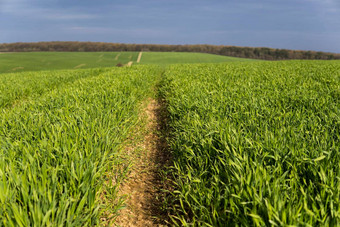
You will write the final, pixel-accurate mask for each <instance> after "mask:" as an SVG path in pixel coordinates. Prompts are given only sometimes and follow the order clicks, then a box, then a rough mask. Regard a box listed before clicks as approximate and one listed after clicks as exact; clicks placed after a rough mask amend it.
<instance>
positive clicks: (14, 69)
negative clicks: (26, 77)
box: [12, 66, 24, 71]
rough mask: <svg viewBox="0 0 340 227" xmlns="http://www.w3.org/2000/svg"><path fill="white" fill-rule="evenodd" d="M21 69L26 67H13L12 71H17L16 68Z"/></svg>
mask: <svg viewBox="0 0 340 227" xmlns="http://www.w3.org/2000/svg"><path fill="white" fill-rule="evenodd" d="M19 69H24V67H21V66H20V67H16V68H13V69H12V71H16V70H19Z"/></svg>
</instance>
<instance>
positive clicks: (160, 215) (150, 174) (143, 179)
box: [115, 99, 169, 227]
mask: <svg viewBox="0 0 340 227" xmlns="http://www.w3.org/2000/svg"><path fill="white" fill-rule="evenodd" d="M145 115H146V116H145V117H146V118H147V125H146V132H145V136H144V139H143V141H142V142H141V143H140V144H138V145H137V146H136V147H135V148H133V150H134V152H131V148H129V149H128V150H127V152H129V153H130V158H131V160H132V162H133V167H132V170H131V172H130V174H129V175H128V176H127V179H126V182H125V183H123V184H122V185H121V187H120V193H119V194H120V195H121V196H123V195H127V196H128V197H127V201H126V209H122V210H121V211H120V215H119V216H118V218H117V220H116V222H115V225H116V226H124V227H125V226H143V227H144V226H167V224H166V221H165V220H166V219H167V215H166V213H165V212H164V211H162V209H161V207H162V201H161V200H162V198H164V192H163V191H162V189H165V187H164V186H165V184H164V182H162V177H161V175H160V172H161V169H162V168H164V166H167V163H168V161H169V154H168V153H167V152H166V151H167V145H166V141H165V139H164V138H163V137H161V136H160V135H159V132H161V131H162V130H163V128H162V127H163V126H162V125H163V124H164V111H163V110H162V108H161V105H160V104H159V103H158V102H157V101H156V100H154V99H148V104H147V107H146V109H145Z"/></svg>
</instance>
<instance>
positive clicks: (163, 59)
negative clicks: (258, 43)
mask: <svg viewBox="0 0 340 227" xmlns="http://www.w3.org/2000/svg"><path fill="white" fill-rule="evenodd" d="M233 61H237V62H239V61H254V60H253V59H246V58H235V57H227V56H221V55H214V54H202V53H182V52H180V53H178V52H143V55H142V59H141V62H140V63H141V64H157V65H168V64H180V63H222V62H233Z"/></svg>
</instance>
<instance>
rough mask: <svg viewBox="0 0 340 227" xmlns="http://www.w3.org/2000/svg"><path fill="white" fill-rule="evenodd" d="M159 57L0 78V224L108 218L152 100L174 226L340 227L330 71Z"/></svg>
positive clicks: (337, 86) (334, 83) (335, 77)
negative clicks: (160, 119) (160, 113)
mask: <svg viewBox="0 0 340 227" xmlns="http://www.w3.org/2000/svg"><path fill="white" fill-rule="evenodd" d="M23 54H24V55H25V54H28V53H23ZM29 54H33V53H29ZM34 54H37V58H38V59H41V58H40V57H41V54H45V53H34ZM39 54H40V57H39ZM46 54H47V53H46ZM53 54H56V55H58V54H59V53H53ZM61 54H65V53H61ZM70 54H71V53H70ZM72 54H73V53H72ZM74 54H83V53H74ZM86 54H89V55H88V56H89V57H88V58H87V59H88V61H89V62H91V60H89V59H91V56H90V55H91V54H93V56H92V57H94V56H96V57H95V59H97V60H98V59H102V58H103V61H104V58H108V59H110V58H114V57H115V56H117V53H108V55H107V56H106V57H105V56H104V55H103V56H102V57H100V54H99V53H86ZM126 54H127V55H124V56H125V59H127V61H129V60H130V59H129V56H128V54H130V55H131V58H133V59H135V60H136V59H137V56H138V53H126ZM2 55H3V54H2ZM7 55H11V54H10V53H8V54H7ZM14 55H15V54H14V53H13V56H14ZM157 55H159V53H143V56H142V61H141V63H140V64H135V65H133V66H132V67H123V68H118V67H106V66H105V68H104V66H103V67H102V68H93V69H69V70H51V71H36V72H33V71H32V72H16V73H14V72H11V73H1V74H0V226H93V225H100V224H103V223H101V218H102V217H103V215H104V214H107V213H109V214H110V218H111V219H112V220H114V218H115V217H116V216H117V215H118V210H119V209H120V208H121V205H122V204H121V201H122V200H121V198H120V197H119V196H118V194H117V192H118V190H119V188H120V185H121V183H122V182H123V181H124V180H126V179H125V176H126V173H127V172H128V171H129V168H132V167H130V164H129V163H128V161H127V160H126V159H124V158H122V156H121V154H123V153H124V152H125V150H124V144H125V142H126V141H127V140H131V138H134V137H133V136H132V134H131V133H132V132H133V131H134V130H136V129H141V128H143V124H145V122H144V121H143V119H141V116H144V115H141V114H142V113H143V111H144V109H143V106H142V105H141V103H145V101H146V100H148V99H149V98H150V97H157V96H159V97H160V98H161V100H160V101H159V103H160V104H163V105H164V109H166V110H167V114H168V115H167V121H166V123H167V128H168V129H169V135H164V136H167V143H168V145H169V150H168V152H169V153H170V154H171V157H172V158H171V166H170V168H169V170H168V171H167V172H168V173H169V175H168V178H169V179H167V181H165V182H168V181H171V182H172V183H171V185H172V187H169V188H170V189H169V190H170V191H169V196H168V200H166V201H165V203H164V207H165V209H167V210H168V212H169V215H170V217H171V219H172V222H173V223H172V224H174V225H178V226H224V225H226V223H228V224H230V225H231V226H237V225H239V226H289V225H291V226H338V225H340V165H339V163H340V153H339V151H340V62H339V61H281V62H265V61H243V62H241V61H234V60H233V61H229V62H226V63H221V62H220V61H219V60H221V59H219V56H215V55H204V54H202V55H201V54H198V55H195V56H196V57H197V58H195V59H191V60H190V61H192V62H196V61H203V62H204V61H205V62H207V61H208V60H209V59H208V58H205V57H207V56H209V58H210V57H211V56H213V57H216V58H214V61H215V62H219V63H217V64H206V63H205V64H173V65H167V63H177V62H176V61H177V60H176V59H182V61H184V60H185V59H189V58H190V56H189V55H186V54H185V53H183V54H182V55H181V54H179V53H165V54H164V56H168V58H163V59H161V58H160V57H159V58H157V57H156V56H157ZM176 55H177V57H176ZM199 55H200V56H202V58H201V57H199ZM18 56H19V55H18ZM27 56H28V55H26V57H27ZM184 56H186V57H184ZM192 56H193V55H191V57H192ZM203 56H204V57H203ZM0 57H1V55H0ZM54 57H55V56H54ZM59 57H60V58H62V55H59ZM122 58H123V56H122ZM84 59H85V58H84ZM84 59H78V60H79V62H80V60H82V61H84ZM143 59H145V61H146V62H143ZM204 59H205V60H204ZM227 59H229V58H226V60H227ZM14 60H15V57H14V58H13V61H14ZM210 60H211V62H212V61H213V60H212V58H210ZM230 60H231V59H230ZM27 61H28V58H27ZM73 61H76V60H74V59H73ZM156 61H158V62H159V64H160V66H157V65H152V64H154V62H156ZM221 61H222V60H221ZM79 62H77V63H76V62H74V64H78V63H79ZM27 64H28V63H27ZM59 64H60V65H59V67H62V64H63V63H61V61H60V62H59ZM72 64H73V63H72ZM143 64H151V65H143ZM157 64H158V63H157ZM163 64H164V65H163ZM9 65H10V64H8V65H7V67H9ZM28 65H29V64H28ZM66 66H68V65H66ZM66 66H65V67H66ZM69 66H70V67H71V64H70V65H69ZM97 66H98V65H97ZM1 67H4V66H3V65H2V64H1ZM27 67H29V66H27ZM41 67H42V68H41V69H43V67H47V66H46V65H45V66H41ZM84 67H85V66H84ZM71 68H74V67H71ZM45 69H46V68H45ZM23 70H24V69H23ZM31 70H34V69H33V68H32V69H31ZM37 70H39V69H37ZM160 133H161V132H160ZM130 152H131V151H130ZM136 152H137V151H136ZM122 166H125V167H126V169H122ZM164 207H163V208H164Z"/></svg>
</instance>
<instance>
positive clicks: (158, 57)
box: [0, 52, 251, 73]
mask: <svg viewBox="0 0 340 227" xmlns="http://www.w3.org/2000/svg"><path fill="white" fill-rule="evenodd" d="M138 54H139V53H138V52H26V53H25V52H21V53H0V73H9V72H26V71H41V70H57V69H86V68H97V67H113V66H116V65H117V64H118V63H121V64H127V63H128V62H130V61H132V62H133V63H134V64H157V65H166V64H173V63H218V62H230V61H251V60H250V59H242V58H233V57H226V56H219V55H213V54H201V53H174V52H168V53H167V52H164V53H163V52H162V53H159V52H143V55H142V58H141V61H140V63H136V61H137V57H138Z"/></svg>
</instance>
